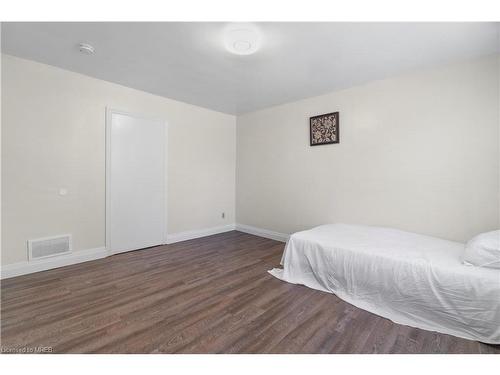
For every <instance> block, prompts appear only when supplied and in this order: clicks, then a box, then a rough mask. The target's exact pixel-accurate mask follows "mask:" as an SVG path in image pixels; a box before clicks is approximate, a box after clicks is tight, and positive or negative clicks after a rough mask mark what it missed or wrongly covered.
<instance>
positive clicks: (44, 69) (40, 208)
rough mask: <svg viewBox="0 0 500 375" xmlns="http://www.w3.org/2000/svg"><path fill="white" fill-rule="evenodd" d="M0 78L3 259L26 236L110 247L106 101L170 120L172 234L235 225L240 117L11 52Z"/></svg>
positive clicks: (17, 256)
mask: <svg viewBox="0 0 500 375" xmlns="http://www.w3.org/2000/svg"><path fill="white" fill-rule="evenodd" d="M2 78H3V79H2V86H1V87H2V107H3V111H2V135H3V137H2V204H3V207H2V210H3V212H2V214H3V220H2V225H3V227H2V229H3V231H2V232H3V238H2V264H3V265H6V264H10V263H16V262H22V261H25V260H26V259H27V254H26V240H27V239H30V238H38V237H44V236H50V235H57V234H63V233H72V234H73V245H74V248H75V250H76V251H79V250H84V249H92V248H97V247H102V246H104V243H105V226H104V224H105V168H104V167H105V109H106V106H110V107H112V108H115V109H119V110H123V111H127V112H131V113H137V114H141V115H146V116H149V117H154V118H161V119H165V120H166V121H167V122H168V126H169V127H168V167H167V168H168V233H178V232H182V231H186V230H196V229H203V228H211V227H216V226H222V225H226V224H232V223H234V202H235V196H234V194H235V117H234V116H230V115H226V114H222V113H219V112H214V111H211V110H207V109H203V108H200V107H196V106H192V105H188V104H184V103H181V102H177V101H174V100H169V99H166V98H162V97H159V96H155V95H151V94H147V93H145V92H141V91H137V90H133V89H129V88H126V87H123V86H119V85H116V84H112V83H109V82H105V81H101V80H97V79H93V78H89V77H87V76H83V75H80V74H75V73H72V72H68V71H64V70H61V69H58V68H55V67H51V66H48V65H44V64H39V63H36V62H32V61H28V60H24V59H19V58H16V57H12V56H7V55H2ZM60 187H65V188H67V189H68V195H67V196H59V195H58V189H59V188H60ZM222 212H225V213H226V218H225V219H222V218H221V213H222Z"/></svg>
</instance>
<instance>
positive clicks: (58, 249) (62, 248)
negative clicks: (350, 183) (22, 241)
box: [28, 234, 71, 260]
mask: <svg viewBox="0 0 500 375" xmlns="http://www.w3.org/2000/svg"><path fill="white" fill-rule="evenodd" d="M70 252H71V235H70V234H65V235H61V236H54V237H46V238H38V239H34V240H28V259H29V260H35V259H42V258H48V257H53V256H57V255H63V254H67V253H70Z"/></svg>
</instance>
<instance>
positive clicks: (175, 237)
mask: <svg viewBox="0 0 500 375" xmlns="http://www.w3.org/2000/svg"><path fill="white" fill-rule="evenodd" d="M232 230H235V225H234V224H228V225H223V226H220V227H212V228H204V229H195V230H187V231H185V232H178V233H172V234H168V235H167V245H168V244H172V243H176V242H181V241H187V240H192V239H195V238H200V237H206V236H211V235H214V234H219V233H224V232H229V231H232Z"/></svg>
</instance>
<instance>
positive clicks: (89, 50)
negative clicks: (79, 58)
mask: <svg viewBox="0 0 500 375" xmlns="http://www.w3.org/2000/svg"><path fill="white" fill-rule="evenodd" d="M78 49H79V50H80V52H81V53H83V54H85V55H93V54H94V52H95V48H94V47H92V46H91V45H90V44H88V43H80V44H79V45H78Z"/></svg>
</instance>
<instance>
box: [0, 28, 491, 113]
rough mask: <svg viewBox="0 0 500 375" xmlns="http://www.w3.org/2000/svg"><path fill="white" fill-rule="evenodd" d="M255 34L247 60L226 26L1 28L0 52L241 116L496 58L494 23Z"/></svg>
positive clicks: (281, 30) (276, 30)
mask: <svg viewBox="0 0 500 375" xmlns="http://www.w3.org/2000/svg"><path fill="white" fill-rule="evenodd" d="M255 25H256V27H258V28H259V29H260V32H261V34H262V46H261V48H260V50H258V51H257V52H256V53H255V54H253V55H249V56H239V55H233V54H230V53H229V52H227V51H226V50H225V49H224V43H223V30H224V28H225V27H226V26H227V24H226V23H209V22H200V23H195V22H192V23H191V22H187V23H186V22H185V23H182V22H162V23H142V22H135V23H127V22H125V23H124V22H120V23H112V22H104V23H50V22H49V23H3V24H2V52H4V53H7V54H11V55H15V56H19V57H23V58H26V59H31V60H35V61H39V62H42V63H46V64H49V65H54V66H57V67H60V68H63V69H67V70H71V71H74V72H78V73H82V74H86V75H89V76H92V77H96V78H100V79H103V80H106V81H111V82H115V83H119V84H122V85H124V86H128V87H132V88H136V89H139V90H143V91H147V92H150V93H153V94H157V95H161V96H165V97H168V98H172V99H176V100H179V101H183V102H187V103H191V104H195V105H199V106H202V107H206V108H210V109H214V110H217V111H221V112H226V113H230V114H242V113H246V112H250V111H254V110H257V109H261V108H265V107H269V106H273V105H277V104H282V103H286V102H290V101H294V100H298V99H301V98H305V97H310V96H315V95H320V94H324V93H327V92H331V91H334V90H337V89H341V88H347V87H350V86H354V85H357V84H360V83H364V82H368V81H371V80H376V79H381V78H384V77H387V76H391V75H396V74H400V73H403V72H405V71H409V70H412V69H416V68H420V67H429V66H433V65H439V64H445V63H448V62H453V61H458V60H465V59H471V58H475V57H479V56H482V55H489V54H492V53H496V52H497V51H498V50H497V49H498V42H497V33H498V27H497V24H495V23H295V22H292V23H256V24H255ZM80 42H87V43H90V44H92V45H93V46H94V47H95V54H94V55H91V56H88V55H83V54H81V53H80V52H79V51H78V47H77V45H78V43H80Z"/></svg>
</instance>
